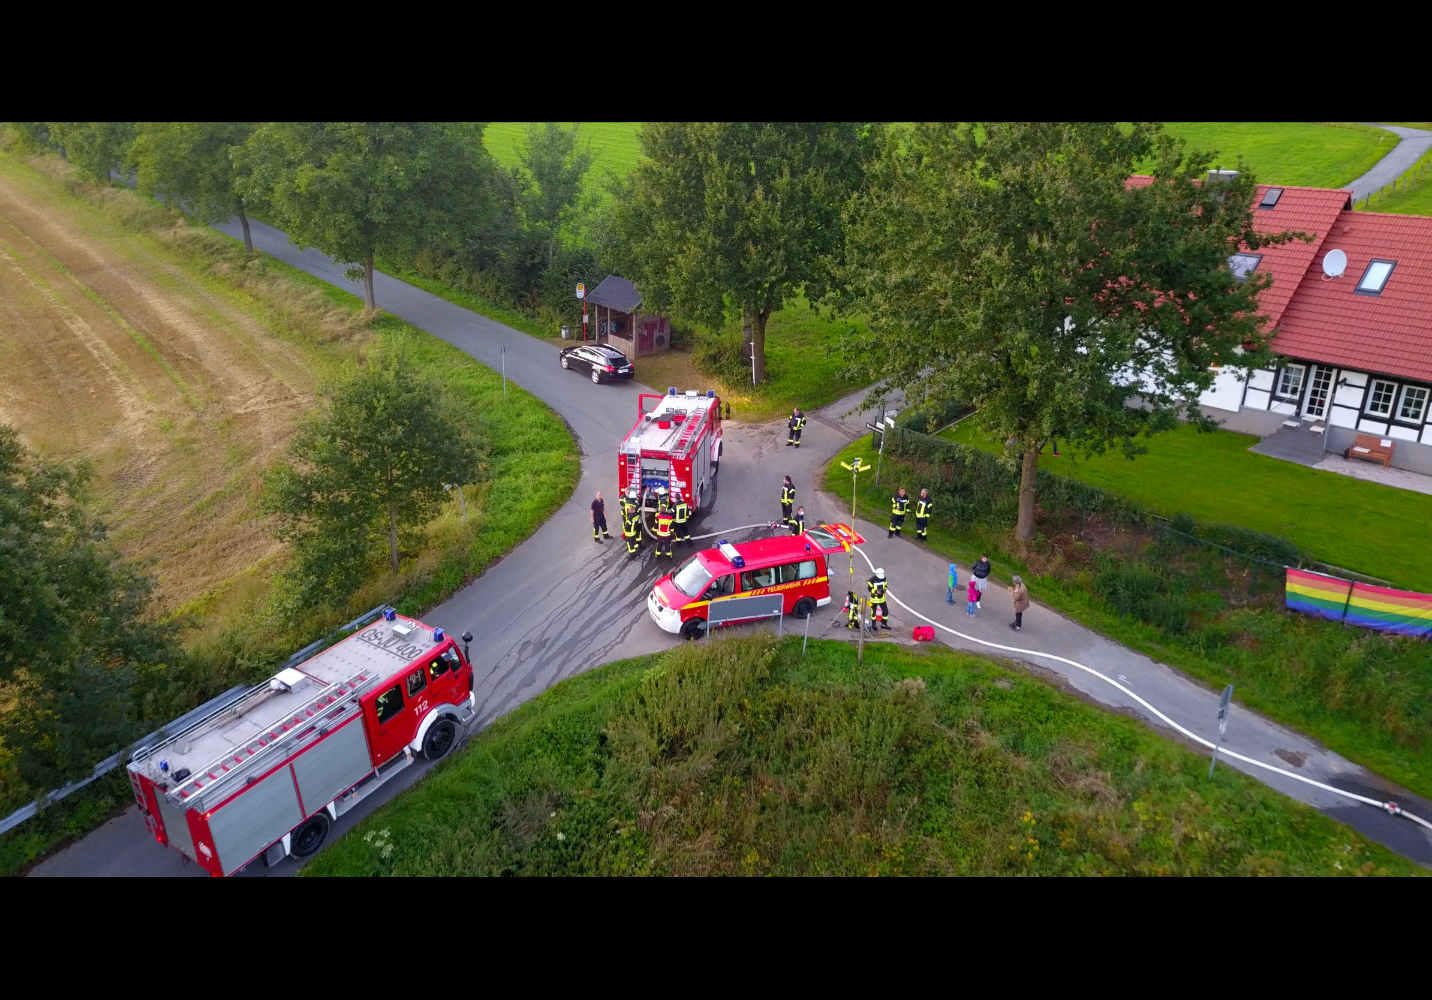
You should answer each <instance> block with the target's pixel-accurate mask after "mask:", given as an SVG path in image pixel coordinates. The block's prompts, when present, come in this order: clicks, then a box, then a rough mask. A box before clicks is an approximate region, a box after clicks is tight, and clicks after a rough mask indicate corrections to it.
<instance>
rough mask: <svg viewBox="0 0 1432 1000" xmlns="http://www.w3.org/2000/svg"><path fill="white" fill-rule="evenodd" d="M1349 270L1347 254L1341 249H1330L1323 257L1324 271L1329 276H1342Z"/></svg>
mask: <svg viewBox="0 0 1432 1000" xmlns="http://www.w3.org/2000/svg"><path fill="white" fill-rule="evenodd" d="M1346 270H1347V254H1345V253H1343V252H1342V251H1341V250H1329V251H1328V252H1327V255H1326V256H1325V257H1323V273H1324V274H1326V275H1327V276H1328V277H1329V278H1341V277H1342V275H1343V272H1344V271H1346Z"/></svg>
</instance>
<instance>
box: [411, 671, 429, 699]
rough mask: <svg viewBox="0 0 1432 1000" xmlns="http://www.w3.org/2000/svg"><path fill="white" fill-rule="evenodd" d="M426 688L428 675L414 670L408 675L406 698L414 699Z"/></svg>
mask: <svg viewBox="0 0 1432 1000" xmlns="http://www.w3.org/2000/svg"><path fill="white" fill-rule="evenodd" d="M427 686H428V675H427V674H425V673H423V672H422V671H421V670H414V671H413V672H412V673H411V674H409V675H408V697H409V698H415V697H417V695H418V693H419V692H420V691H422V689H423V688H425V687H427Z"/></svg>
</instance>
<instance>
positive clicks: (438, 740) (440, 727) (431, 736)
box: [423, 719, 457, 760]
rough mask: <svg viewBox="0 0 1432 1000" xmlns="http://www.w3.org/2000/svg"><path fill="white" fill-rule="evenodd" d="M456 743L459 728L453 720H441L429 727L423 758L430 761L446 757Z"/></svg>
mask: <svg viewBox="0 0 1432 1000" xmlns="http://www.w3.org/2000/svg"><path fill="white" fill-rule="evenodd" d="M456 742H457V726H456V725H455V724H454V723H453V721H452V720H451V719H439V720H438V721H437V722H434V723H433V724H432V725H431V726H429V727H428V734H427V735H426V736H424V737H423V756H424V757H426V758H427V759H428V760H438V759H440V758H442V757H446V756H447V752H448V751H449V750H451V749H452V747H453V744H454V743H456Z"/></svg>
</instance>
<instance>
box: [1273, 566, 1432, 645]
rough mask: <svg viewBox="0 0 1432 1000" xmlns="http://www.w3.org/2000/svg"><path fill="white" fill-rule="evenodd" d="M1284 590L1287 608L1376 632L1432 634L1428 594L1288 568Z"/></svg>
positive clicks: (1430, 597) (1430, 605) (1430, 607)
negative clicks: (1375, 585)
mask: <svg viewBox="0 0 1432 1000" xmlns="http://www.w3.org/2000/svg"><path fill="white" fill-rule="evenodd" d="M1285 590H1286V594H1285V597H1286V600H1287V606H1288V610H1289V611H1301V612H1302V613H1303V614H1305V615H1313V616H1314V617H1316V618H1327V619H1330V620H1332V621H1346V622H1348V623H1350V624H1352V625H1360V626H1362V627H1363V628H1372V629H1377V630H1378V631H1380V632H1394V633H1396V634H1398V635H1432V594H1418V593H1415V592H1413V591H1410V590H1389V589H1387V588H1386V587H1374V586H1373V585H1372V584H1370V583H1352V582H1351V581H1348V580H1343V579H1340V578H1338V577H1335V576H1324V575H1323V574H1322V573H1309V572H1308V571H1307V570H1301V569H1291V568H1290V569H1289V570H1288V579H1287V583H1286V584H1285Z"/></svg>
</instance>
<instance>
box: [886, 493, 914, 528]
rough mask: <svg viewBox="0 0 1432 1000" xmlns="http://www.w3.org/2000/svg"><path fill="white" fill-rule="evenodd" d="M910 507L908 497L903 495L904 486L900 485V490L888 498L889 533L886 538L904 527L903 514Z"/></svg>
mask: <svg viewBox="0 0 1432 1000" xmlns="http://www.w3.org/2000/svg"><path fill="white" fill-rule="evenodd" d="M909 509H910V498H909V497H908V496H906V495H905V487H903V486H902V487H900V492H899V493H896V494H895V495H894V496H893V497H891V498H890V534H888V535H886V536H885V537H886V538H894V537H895V536H896V535H898V534H900V532H901V531H902V530H903V529H904V527H905V514H906V512H907V511H909Z"/></svg>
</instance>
